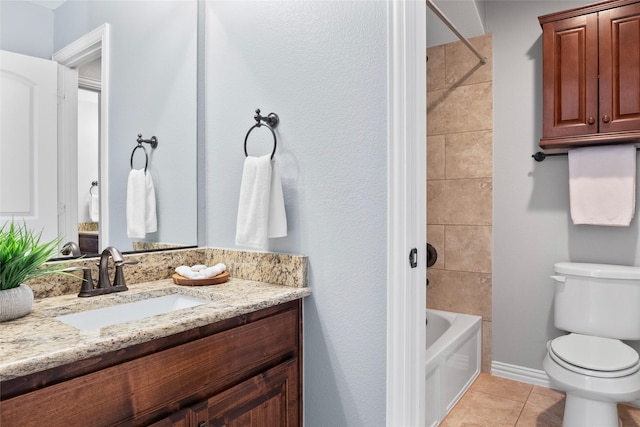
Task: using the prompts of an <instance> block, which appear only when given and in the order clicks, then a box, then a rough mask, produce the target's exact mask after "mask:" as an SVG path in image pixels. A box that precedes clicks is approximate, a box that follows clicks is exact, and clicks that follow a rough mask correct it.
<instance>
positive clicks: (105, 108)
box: [53, 23, 111, 248]
mask: <svg viewBox="0 0 640 427" xmlns="http://www.w3.org/2000/svg"><path fill="white" fill-rule="evenodd" d="M110 28H111V27H110V25H109V24H108V23H106V24H102V25H101V26H99V27H98V28H96V29H94V30H93V31H91V32H89V33H87V34H85V35H84V36H82V37H80V38H79V39H77V40H75V41H73V42H72V43H70V44H68V45H67V46H65V47H63V48H62V49H60V50H59V51H57V52H56V53H54V54H53V60H54V61H56V62H57V63H59V64H60V65H64V66H65V67H68V68H77V67H79V66H81V65H84V64H87V63H89V62H91V61H93V60H94V59H96V58H98V57H102V68H101V73H102V88H101V95H100V140H99V141H100V142H99V144H100V148H99V154H98V157H99V159H98V164H99V170H98V182H99V183H100V185H99V186H98V194H99V195H100V226H99V231H98V248H105V247H107V246H109V81H110V79H109V69H110V66H109V64H110V46H109V45H110V31H111V29H110ZM76 84H77V79H76ZM76 91H77V89H76ZM63 105H68V104H66V103H63ZM75 105H76V108H73V107H72V105H71V106H70V107H71V108H64V107H63V109H62V111H61V114H59V116H58V122H59V129H61V130H59V132H58V134H59V135H62V138H61V140H60V141H59V142H58V146H59V153H58V156H59V157H58V164H59V165H60V166H63V167H61V168H60V169H61V171H60V172H59V174H62V175H60V182H59V183H58V185H59V186H60V187H61V188H71V189H73V191H72V193H73V192H75V191H76V189H77V188H78V186H77V170H78V165H77V149H78V138H77V102H76V103H75ZM61 132H62V133H61ZM64 159H72V161H71V163H72V164H70V163H66V162H65V163H64V165H61V162H64ZM73 159H75V161H73ZM62 197H64V200H61V203H62V204H61V205H60V206H65V207H66V209H65V210H66V212H69V210H70V209H71V210H73V209H75V212H77V209H78V200H77V194H76V195H75V197H73V196H70V195H69V194H67V193H66V192H65V193H64V194H63V195H62ZM74 200H75V203H74ZM73 217H75V218H76V224H75V227H76V229H77V226H78V224H77V213H76V214H75V215H65V219H63V220H61V221H63V222H65V228H68V229H70V227H73V224H70V219H71V218H73Z"/></svg>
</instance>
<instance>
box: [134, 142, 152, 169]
mask: <svg viewBox="0 0 640 427" xmlns="http://www.w3.org/2000/svg"><path fill="white" fill-rule="evenodd" d="M138 148H142V151H144V172H145V173H146V172H147V166H148V165H149V155H148V154H147V149H146V148H144V146H143V145H142V143H138V145H136V146H135V147H134V148H133V151H132V152H131V161H130V164H131V169H133V156H134V154H136V150H137V149H138Z"/></svg>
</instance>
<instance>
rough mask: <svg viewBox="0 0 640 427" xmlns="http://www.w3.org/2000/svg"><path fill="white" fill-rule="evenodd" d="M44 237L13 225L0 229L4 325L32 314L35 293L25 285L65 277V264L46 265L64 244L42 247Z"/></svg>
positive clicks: (0, 301) (0, 318)
mask: <svg viewBox="0 0 640 427" xmlns="http://www.w3.org/2000/svg"><path fill="white" fill-rule="evenodd" d="M41 235H42V233H34V232H33V231H31V230H29V229H28V228H27V226H26V224H24V223H23V224H22V225H16V224H15V223H14V222H13V221H11V222H6V223H5V224H4V225H2V226H1V227H0V322H4V321H7V320H12V319H17V318H18V317H22V316H25V315H27V314H29V313H30V312H31V307H32V306H33V291H32V290H31V288H29V287H28V286H27V285H25V282H26V281H28V280H30V279H35V278H36V277H40V276H44V275H46V274H53V273H63V271H62V270H63V269H62V268H61V267H62V265H61V264H51V265H46V266H44V265H43V264H44V263H45V262H46V261H47V260H48V259H49V258H51V256H52V255H53V254H55V253H56V252H57V249H58V245H59V244H60V240H59V239H56V240H52V241H50V242H47V243H40V237H41Z"/></svg>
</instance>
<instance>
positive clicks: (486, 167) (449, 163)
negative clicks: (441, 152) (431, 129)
mask: <svg viewBox="0 0 640 427" xmlns="http://www.w3.org/2000/svg"><path fill="white" fill-rule="evenodd" d="M432 138H434V137H432ZM430 143H431V141H429V142H428V143H427V149H428V147H429V144H430ZM445 165H446V169H445V170H446V175H445V177H446V178H448V179H455V178H490V177H492V176H493V131H491V130H484V131H478V132H465V133H453V134H448V135H446V136H445ZM428 172H429V163H427V173H428Z"/></svg>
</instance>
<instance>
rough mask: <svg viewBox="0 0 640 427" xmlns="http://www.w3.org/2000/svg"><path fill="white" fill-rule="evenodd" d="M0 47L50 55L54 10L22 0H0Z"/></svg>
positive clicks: (35, 54)
mask: <svg viewBox="0 0 640 427" xmlns="http://www.w3.org/2000/svg"><path fill="white" fill-rule="evenodd" d="M0 49H2V50H8V51H11V52H16V53H21V54H23V55H29V56H35V57H37V58H44V59H51V55H52V54H53V11H52V10H49V9H46V8H44V7H41V6H36V5H35V4H32V3H27V2H26V1H22V0H20V1H13V0H2V1H0Z"/></svg>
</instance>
